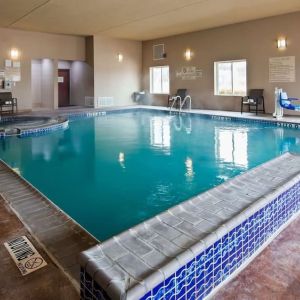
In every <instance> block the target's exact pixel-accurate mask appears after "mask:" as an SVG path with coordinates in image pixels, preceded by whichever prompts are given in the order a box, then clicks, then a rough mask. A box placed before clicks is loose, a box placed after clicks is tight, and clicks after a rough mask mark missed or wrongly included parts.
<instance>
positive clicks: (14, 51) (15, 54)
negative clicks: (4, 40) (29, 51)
mask: <svg viewBox="0 0 300 300" xmlns="http://www.w3.org/2000/svg"><path fill="white" fill-rule="evenodd" d="M19 57H20V51H19V50H18V49H16V48H12V49H11V50H10V59H12V60H18V59H19Z"/></svg>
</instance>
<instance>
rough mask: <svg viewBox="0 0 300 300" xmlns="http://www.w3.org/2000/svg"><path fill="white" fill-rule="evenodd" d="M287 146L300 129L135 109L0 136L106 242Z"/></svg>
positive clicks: (294, 145) (296, 140)
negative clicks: (28, 134) (40, 132)
mask: <svg viewBox="0 0 300 300" xmlns="http://www.w3.org/2000/svg"><path fill="white" fill-rule="evenodd" d="M286 151H291V152H300V131H299V130H298V129H291V128H282V127H277V126H276V125H275V124H274V125H269V124H263V123H242V122H228V121H218V120H211V119H207V118H202V117H201V116H197V115H189V114H186V115H184V114H182V115H177V114H176V115H169V114H168V113H164V112H159V111H156V112H153V111H134V112H125V113H114V114H108V115H106V116H100V117H94V118H86V119H78V120H72V121H70V123H69V128H68V129H66V130H64V131H55V132H52V133H49V134H48V135H43V136H36V137H26V138H17V137H10V138H6V139H2V140H0V158H1V159H3V160H4V161H5V162H6V163H8V164H9V165H10V166H11V167H12V168H14V169H15V170H16V171H18V172H20V174H21V175H22V176H23V177H24V178H25V179H27V180H28V181H29V182H31V183H32V184H33V185H34V186H35V187H37V188H38V189H39V190H40V191H41V192H42V193H44V194H45V195H46V196H47V197H48V198H49V199H51V200H52V201H53V202H54V203H55V204H56V205H58V206H59V207H60V208H62V209H63V210H64V211H65V212H66V213H68V214H69V215H70V216H71V217H72V218H74V219H75V220H76V221H77V222H78V223H79V224H81V225H82V226H83V227H84V228H86V229H87V230H88V231H89V232H90V233H92V234H93V235H94V236H95V237H97V238H98V239H99V240H105V239H107V238H109V237H111V236H113V235H115V234H118V233H120V232H122V231H124V230H126V229H128V228H130V227H132V226H134V225H136V224H138V223H140V222H142V221H144V220H146V219H148V218H150V217H153V216H155V215H156V214H158V213H160V212H162V211H164V210H166V209H168V208H170V207H172V206H174V205H176V204H178V203H180V202H182V201H184V200H187V199H188V198H190V197H192V196H195V195H197V194H199V193H201V192H203V191H206V190H208V189H210V188H212V187H214V186H216V185H218V184H220V183H222V182H224V181H226V180H228V179H229V178H232V177H234V176H236V175H238V174H240V173H243V172H245V171H247V170H249V169H251V168H253V167H255V166H257V165H259V164H261V163H263V162H266V161H267V160H270V159H272V158H275V157H276V156H279V155H281V154H282V153H284V152H286Z"/></svg>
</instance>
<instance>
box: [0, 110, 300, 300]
mask: <svg viewBox="0 0 300 300" xmlns="http://www.w3.org/2000/svg"><path fill="white" fill-rule="evenodd" d="M120 108H121V109H126V108H128V106H127V107H114V108H105V109H100V110H99V111H103V110H114V109H120ZM129 108H151V109H158V110H162V109H163V110H168V108H165V107H153V106H151V107H149V106H141V105H139V106H131V107H129ZM91 111H95V110H93V109H91V108H83V107H71V108H63V109H59V110H56V111H40V112H37V111H36V112H32V113H30V115H43V116H58V115H69V114H73V113H82V112H91ZM192 112H193V113H200V114H207V115H218V116H229V117H242V118H245V117H246V118H251V119H257V120H272V121H276V119H274V118H273V117H272V115H258V116H255V115H254V114H252V113H251V114H249V113H244V114H243V115H241V114H240V113H238V112H224V111H209V110H193V111H192ZM26 115H28V114H26ZM278 121H281V122H293V123H297V124H300V116H299V117H297V116H286V117H284V118H282V119H280V120H278ZM1 195H2V197H3V198H4V200H2V199H0V215H1V216H2V214H4V215H5V214H6V215H7V213H6V212H4V213H3V211H1V210H3V208H4V207H6V206H7V207H9V209H11V210H12V212H13V213H14V214H15V215H17V216H18V217H19V219H20V220H21V221H22V222H23V225H16V224H17V223H18V221H17V219H16V217H15V216H12V215H11V212H8V214H10V216H9V218H8V217H7V218H6V219H2V218H1V220H0V223H1V222H8V224H9V225H8V227H7V228H6V227H4V230H2V231H1V230H0V232H1V235H0V239H1V242H2V243H3V242H4V241H5V239H6V240H7V239H10V238H13V237H15V236H16V233H18V236H19V235H25V234H26V235H27V236H29V238H30V239H31V240H33V241H34V245H35V246H36V248H37V249H38V250H39V251H40V253H41V254H42V256H44V258H46V260H47V262H48V264H49V262H50V264H51V266H54V267H55V265H56V264H57V265H58V266H59V268H60V270H58V269H56V270H55V272H53V273H52V272H50V273H49V274H48V275H47V276H48V277H47V276H46V277H43V276H41V278H40V280H39V281H35V284H34V285H32V286H34V287H35V289H36V292H37V293H36V294H32V295H31V296H30V299H39V297H38V295H39V296H40V295H43V292H44V289H43V288H42V290H43V291H42V290H40V291H41V294H38V291H39V287H43V285H44V283H45V281H49V283H51V284H54V283H53V282H54V278H55V279H56V278H60V277H61V278H62V279H61V281H60V283H61V286H62V287H63V288H62V289H60V290H59V294H57V296H55V297H54V298H55V299H76V297H77V296H76V297H75V296H74V294H73V292H74V291H73V290H72V289H73V288H74V287H75V289H74V290H75V291H76V290H77V292H78V282H79V279H78V277H79V264H78V254H79V253H80V252H81V251H83V250H86V249H89V248H91V247H92V246H94V245H96V244H97V243H98V241H97V240H96V239H95V238H94V237H92V236H91V235H89V234H88V233H87V232H86V231H85V230H84V229H83V228H81V227H80V226H79V225H78V224H77V223H76V222H74V221H73V220H72V219H71V218H69V217H68V216H66V215H65V214H64V213H63V212H61V211H60V209H59V208H58V207H56V206H55V205H54V204H53V203H52V202H49V200H48V199H46V197H44V196H43V195H42V194H40V193H39V192H38V191H37V190H36V189H34V187H32V186H31V185H30V184H28V183H27V182H26V181H24V180H23V179H22V178H20V177H19V176H18V174H16V173H14V172H12V171H11V169H10V168H8V167H7V166H6V165H5V164H4V163H2V162H0V196H1ZM20 224H21V223H20ZM18 226H19V227H18ZM299 226H300V219H299V217H298V218H297V219H296V220H294V221H293V222H292V224H291V225H289V226H288V227H287V228H286V229H285V230H284V231H283V232H281V234H280V235H279V236H278V237H277V238H276V239H275V240H274V241H273V242H272V243H271V244H270V245H269V246H268V247H267V248H266V249H265V250H264V251H263V252H262V253H261V254H260V255H259V256H258V257H257V258H256V259H255V260H254V261H252V262H251V264H250V265H249V266H248V267H247V268H246V269H245V270H243V271H242V272H241V273H240V274H239V275H238V276H237V277H235V278H234V279H232V280H231V281H230V282H229V283H228V284H227V285H226V286H225V287H223V288H221V289H220V290H219V291H218V293H217V294H216V295H214V296H213V298H212V299H215V300H219V299H220V300H221V299H224V300H225V299H226V300H227V299H238V300H240V299H262V298H261V297H260V296H261V295H263V296H264V297H265V298H263V299H278V300H279V299H298V298H299V299H300V268H297V262H298V261H299V252H300V248H299V244H300V235H299V232H298V230H297V228H298V227H299ZM16 228H20V229H17V230H16ZM19 233H20V234H19ZM1 249H2V248H1ZM44 250H46V252H44ZM3 252H4V251H0V255H1V259H2V258H3V257H4V258H5V259H6V260H8V261H9V260H10V258H7V257H5V256H7V253H3ZM47 255H49V257H47ZM51 261H52V262H51ZM271 263H272V264H271ZM8 264H11V262H8ZM295 266H296V267H295ZM14 267H15V266H13V267H11V266H10V267H9V269H7V272H6V274H9V275H6V277H7V282H6V283H5V286H3V284H2V285H1V286H0V298H1V296H2V294H3V293H4V292H6V290H5V289H7V288H8V287H9V286H10V283H9V280H11V281H12V282H13V281H14V280H15V278H16V277H21V276H18V275H16V273H17V272H19V271H18V270H17V268H16V267H15V270H13V269H14ZM262 267H264V268H268V270H269V275H266V274H265V276H267V277H264V278H263V277H262V274H261V272H260V269H261V268H262ZM272 268H273V269H272ZM45 269H46V268H45ZM275 270H276V271H275ZM287 270H289V271H288V272H287ZM2 271H5V269H4V270H2ZM15 271H16V272H15ZM42 272H44V271H42V270H41V271H37V272H35V274H41V273H42ZM35 277H38V276H35ZM66 277H67V278H68V279H69V280H71V282H72V286H69V284H68V283H66V282H65V279H66ZM21 278H22V277H21ZM28 278H30V277H28ZM50 278H52V279H50ZM18 280H19V279H18ZM22 280H23V282H26V286H28V282H30V280H27V281H24V279H22ZM33 282H34V281H33ZM67 282H68V281H67ZM69 282H70V281H69ZM31 283H32V282H31ZM18 285H19V284H18ZM21 285H22V281H20V286H21ZM28 287H29V288H30V284H29V286H28ZM55 287H57V285H56V284H55ZM11 288H12V289H13V287H11ZM49 288H50V285H49ZM65 292H66V293H67V294H65ZM1 293H2V294H1ZM26 293H27V294H26V295H29V294H28V292H26ZM68 293H70V294H68ZM50 294H51V293H50ZM14 295H15V296H17V295H18V296H19V297H20V295H24V292H23V291H22V289H20V290H19V289H18V291H16V294H14ZM51 295H52V294H51ZM67 295H68V296H67ZM70 295H72V296H70ZM274 295H275V296H274ZM19 297H18V299H23V298H22V297H21V298H19ZM54 298H53V297H52V298H49V299H54ZM1 299H2V298H1ZM3 299H5V298H3ZM24 299H25V298H24ZM26 299H27V298H26ZM43 299H48V298H47V297H46V298H43Z"/></svg>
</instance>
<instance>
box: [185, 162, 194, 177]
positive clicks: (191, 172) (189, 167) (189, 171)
mask: <svg viewBox="0 0 300 300" xmlns="http://www.w3.org/2000/svg"><path fill="white" fill-rule="evenodd" d="M185 167H186V173H185V176H186V178H187V180H188V181H192V180H193V178H194V175H195V172H194V169H193V160H192V159H191V158H190V157H187V158H186V160H185Z"/></svg>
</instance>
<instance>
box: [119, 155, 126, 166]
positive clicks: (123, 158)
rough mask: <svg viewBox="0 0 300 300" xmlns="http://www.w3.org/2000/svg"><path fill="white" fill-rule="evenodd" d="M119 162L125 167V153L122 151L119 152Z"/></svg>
mask: <svg viewBox="0 0 300 300" xmlns="http://www.w3.org/2000/svg"><path fill="white" fill-rule="evenodd" d="M119 163H120V166H121V167H122V168H123V169H125V154H124V153H123V152H120V153H119Z"/></svg>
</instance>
